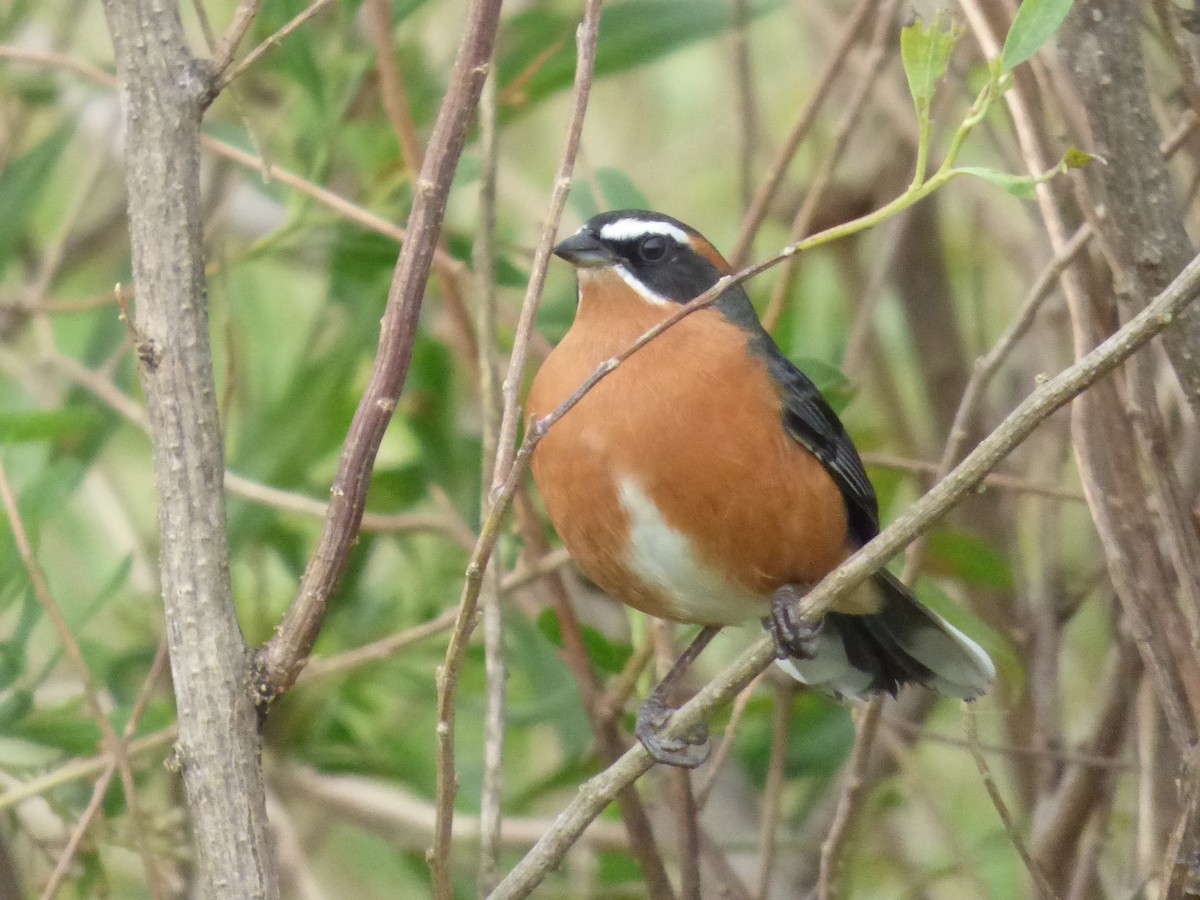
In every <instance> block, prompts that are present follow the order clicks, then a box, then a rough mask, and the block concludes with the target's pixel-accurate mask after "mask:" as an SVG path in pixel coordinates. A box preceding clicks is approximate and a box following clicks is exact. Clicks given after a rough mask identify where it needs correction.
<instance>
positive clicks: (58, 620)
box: [0, 462, 162, 896]
mask: <svg viewBox="0 0 1200 900" xmlns="http://www.w3.org/2000/svg"><path fill="white" fill-rule="evenodd" d="M0 502H2V503H3V505H4V512H5V515H6V516H7V517H8V525H9V527H10V528H11V529H12V535H13V541H14V543H15V544H16V545H17V552H18V553H19V554H20V556H21V562H22V563H23V564H24V566H25V573H26V574H27V575H28V576H29V583H30V584H31V585H32V586H33V594H34V596H35V597H36V598H37V600H38V603H39V604H40V605H41V607H42V610H43V611H44V612H45V613H46V618H48V619H49V620H50V622H51V624H52V625H53V626H54V632H55V634H56V635H57V636H58V640H59V642H60V643H61V644H62V648H63V651H64V652H65V653H66V655H67V659H69V660H70V661H71V665H72V667H73V668H74V669H75V674H76V675H77V676H78V678H79V683H80V686H81V687H82V689H83V697H84V701H85V703H86V704H87V709H88V713H89V714H90V716H91V719H92V721H93V722H95V724H96V728H97V729H99V731H100V735H101V738H102V742H103V746H104V747H105V748H106V749H107V750H108V752H109V753H111V754H112V757H113V759H114V760H115V763H116V766H115V767H116V768H119V769H120V772H121V778H122V780H123V782H124V785H125V790H126V794H127V796H126V798H125V799H126V802H127V803H128V804H129V808H130V815H131V816H132V817H133V818H134V821H135V822H136V821H140V819H141V812H140V810H139V809H138V803H137V795H136V792H135V791H134V790H133V786H134V784H133V770H132V768H130V765H129V755H128V753H127V751H126V748H125V744H126V742H125V741H124V740H123V739H122V738H121V737H120V736H119V735H118V734H117V731H116V729H115V728H113V725H112V722H110V721H109V718H108V715H107V714H106V713H105V712H104V705H103V704H102V703H101V702H100V692H99V690H98V689H97V687H96V682H95V680H94V679H93V678H92V670H91V668H90V667H89V666H88V664H87V660H86V659H85V658H84V655H83V649H82V648H81V647H80V646H79V642H78V641H77V640H76V639H75V635H74V634H73V633H72V632H71V626H70V624H69V623H68V622H67V619H66V616H64V615H63V612H62V609H61V608H60V607H59V605H58V601H56V600H55V599H54V595H53V594H52V593H51V592H50V585H49V584H47V583H46V578H45V576H44V575H43V573H42V568H41V566H40V565H38V561H37V557H36V556H35V555H34V552H33V545H32V544H31V543H30V541H29V534H28V532H27V531H26V530H25V523H24V522H23V521H22V520H21V511H20V509H19V508H18V506H17V498H16V496H15V495H14V493H13V490H12V485H10V484H9V481H8V473H7V472H6V471H5V467H4V463H3V462H0ZM110 777H111V776H110ZM106 786H107V785H106ZM95 793H96V794H99V797H93V801H94V805H98V804H99V801H100V799H103V789H100V788H97V790H96V792H95ZM92 812H93V813H94V812H95V810H94V809H93V810H92ZM90 818H91V815H90V814H88V815H87V816H86V817H85V818H84V819H83V820H82V825H81V827H80V828H78V829H77V833H76V834H75V835H73V837H72V841H71V843H69V844H68V846H67V849H66V850H64V852H63V855H62V856H61V857H60V858H59V862H58V866H57V867H56V868H55V874H54V875H53V876H52V880H54V881H61V880H62V878H63V876H64V875H65V874H66V870H67V867H68V866H69V865H70V862H71V859H72V858H73V856H74V852H75V848H76V847H78V845H79V840H80V839H81V838H82V837H83V831H84V829H85V828H86V825H87V822H88V820H89V819H90ZM139 833H140V829H139ZM138 849H139V851H140V852H141V856H142V864H143V866H144V867H145V869H146V878H147V880H148V881H149V883H150V887H151V889H152V890H153V891H154V892H155V895H156V896H162V894H161V888H162V885H161V883H160V880H159V876H158V869H157V867H156V866H155V864H154V858H153V855H152V854H151V853H150V851H149V848H148V847H147V846H146V844H145V841H144V840H139V841H138Z"/></svg>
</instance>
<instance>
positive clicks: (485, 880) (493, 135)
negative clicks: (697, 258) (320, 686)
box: [455, 74, 508, 897]
mask: <svg viewBox="0 0 1200 900" xmlns="http://www.w3.org/2000/svg"><path fill="white" fill-rule="evenodd" d="M479 125H480V142H479V144H480V147H479V153H480V157H481V163H480V178H479V220H480V221H479V236H478V238H477V239H476V242H475V251H474V253H473V259H474V263H475V276H476V293H477V294H478V297H479V300H478V311H477V313H476V329H477V334H478V344H477V345H478V347H479V361H478V369H479V397H480V412H481V414H482V415H481V418H482V419H483V461H482V466H481V468H480V494H481V497H480V501H479V508H480V509H481V510H484V511H485V512H486V511H487V509H488V506H489V502H490V501H489V496H488V495H489V491H488V487H487V479H488V476H489V474H490V473H491V472H492V471H493V469H494V467H495V465H496V443H497V441H498V440H499V439H500V391H499V378H500V374H499V362H498V360H497V356H498V354H499V350H498V347H497V344H498V343H499V338H500V336H499V335H498V334H497V332H496V304H497V296H496V295H497V289H496V174H497V167H498V164H499V149H498V145H499V140H498V134H497V132H498V127H497V112H496V76H495V74H493V75H491V76H490V77H489V78H488V80H487V83H486V84H484V86H483V96H482V97H481V98H480V102H479ZM489 577H490V579H491V584H489V585H488V586H487V587H486V588H485V589H484V592H483V631H484V637H483V640H484V654H485V661H484V665H485V669H486V672H487V713H486V716H485V720H484V723H485V724H484V729H485V730H484V753H483V759H484V770H483V786H482V791H481V793H482V798H481V800H480V803H479V828H480V837H481V840H480V843H479V877H478V880H477V885H476V889H477V891H478V892H479V896H480V897H485V896H487V894H489V893H490V892H491V890H492V888H494V887H495V886H496V882H498V881H499V880H500V840H501V826H502V822H503V819H502V814H503V809H502V803H501V796H502V792H503V786H504V766H503V763H504V731H505V703H506V698H507V681H508V671H507V668H506V666H505V661H504V618H503V615H502V613H503V610H502V608H501V605H500V575H499V566H498V564H497V562H496V561H495V560H492V563H491V570H490V576H489ZM455 612H457V611H455Z"/></svg>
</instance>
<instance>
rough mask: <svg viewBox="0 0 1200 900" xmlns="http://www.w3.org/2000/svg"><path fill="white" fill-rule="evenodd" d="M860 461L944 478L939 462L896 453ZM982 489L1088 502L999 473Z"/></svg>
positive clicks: (871, 454)
mask: <svg viewBox="0 0 1200 900" xmlns="http://www.w3.org/2000/svg"><path fill="white" fill-rule="evenodd" d="M862 460H863V462H864V463H865V464H866V465H867V467H868V468H879V469H895V470H896V471H898V472H911V473H913V474H914V475H932V476H933V478H934V480H937V478H938V477H940V476H944V475H945V474H946V470H944V468H943V466H942V464H941V463H940V462H930V461H927V460H923V459H909V458H908V457H906V456H899V455H897V454H895V453H886V452H884V451H880V450H868V451H865V452H864V453H863V454H862ZM952 464H953V463H952ZM984 487H988V488H997V489H998V490H1005V491H1014V492H1015V493H1018V494H1033V495H1034V496H1038V497H1047V498H1049V499H1051V500H1068V501H1071V502H1072V503H1086V502H1087V498H1086V497H1084V496H1083V492H1082V491H1080V490H1078V489H1075V488H1069V487H1063V486H1062V485H1059V484H1051V483H1050V482H1048V481H1030V480H1029V479H1028V478H1021V477H1020V476H1019V475H1005V474H1004V473H1002V472H993V473H991V474H990V475H988V476H987V477H986V478H985V479H983V481H981V482H980V488H981V489H982V488H984Z"/></svg>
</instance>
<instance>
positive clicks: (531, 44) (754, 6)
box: [496, 0, 782, 115]
mask: <svg viewBox="0 0 1200 900" xmlns="http://www.w3.org/2000/svg"><path fill="white" fill-rule="evenodd" d="M781 2H782V0H758V2H754V3H751V6H750V16H751V17H752V18H757V17H758V16H761V15H762V14H764V13H766V12H770V11H771V10H773V9H775V8H776V7H778V6H780V5H781ZM578 24H579V19H578V17H577V16H574V15H562V14H559V13H556V12H551V11H547V10H544V9H530V10H525V11H523V12H519V13H517V14H515V15H512V16H509V17H508V18H507V19H506V20H505V21H504V23H503V24H502V26H501V28H502V32H501V35H500V37H499V41H498V43H499V46H500V52H499V53H498V54H497V65H496V74H497V79H498V84H499V85H500V91H499V96H500V104H501V109H502V111H504V112H506V113H508V114H510V115H511V114H512V113H513V112H521V111H524V110H526V109H529V108H530V107H532V106H533V105H534V104H536V103H538V102H540V101H541V100H544V99H545V98H546V97H549V96H551V95H553V94H556V93H558V92H559V91H564V90H567V89H568V88H570V86H571V85H572V83H573V82H574V80H575V29H576V27H577V26H578ZM733 24H734V20H733V13H732V9H731V6H730V4H729V3H728V2H726V0H626V2H624V3H614V4H611V5H606V6H605V7H604V11H603V12H602V13H601V15H600V42H599V45H598V46H597V48H596V78H597V79H600V78H603V77H604V76H606V75H612V74H614V73H616V72H622V71H626V70H628V69H633V68H637V67H638V66H643V65H646V64H648V63H651V62H654V61H655V60H657V59H660V58H662V57H664V56H666V55H667V54H669V53H671V52H673V51H675V50H678V49H680V48H682V47H686V46H687V45H689V44H693V43H696V42H697V41H702V40H705V39H707V38H711V37H715V36H717V35H719V34H722V33H723V32H725V31H727V30H728V29H730V28H731V27H732V26H733Z"/></svg>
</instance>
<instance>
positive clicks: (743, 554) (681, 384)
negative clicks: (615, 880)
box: [528, 210, 995, 765]
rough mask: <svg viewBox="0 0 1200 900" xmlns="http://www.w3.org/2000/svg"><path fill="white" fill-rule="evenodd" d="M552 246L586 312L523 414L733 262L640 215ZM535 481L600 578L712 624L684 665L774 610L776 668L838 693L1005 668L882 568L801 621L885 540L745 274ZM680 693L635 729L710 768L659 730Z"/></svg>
mask: <svg viewBox="0 0 1200 900" xmlns="http://www.w3.org/2000/svg"><path fill="white" fill-rule="evenodd" d="M554 252H555V254H557V255H558V256H560V257H562V258H563V259H565V260H566V261H567V262H569V263H571V265H573V266H574V267H575V268H576V270H577V275H578V280H579V308H578V310H577V312H576V315H575V321H574V324H573V325H572V326H571V329H570V330H569V331H568V332H567V335H566V336H565V337H564V338H563V340H562V342H561V343H559V345H558V346H557V347H556V348H555V349H554V351H553V352H552V353H551V354H550V356H549V357H548V358H547V360H546V362H545V363H544V364H543V366H542V367H541V370H540V371H539V372H538V374H537V377H536V378H535V379H534V382H533V387H532V389H531V390H530V394H529V402H528V406H529V412H530V413H531V414H532V415H533V416H536V417H539V418H541V417H544V416H546V415H548V414H549V413H551V412H553V411H554V409H555V408H556V407H558V406H559V405H560V404H561V403H562V402H563V401H564V400H566V399H567V398H568V397H569V396H571V395H572V394H573V393H574V392H575V391H576V390H577V389H578V388H579V387H580V385H581V384H582V383H583V382H584V381H585V380H586V379H587V378H588V376H590V375H591V374H592V373H593V372H594V371H595V370H596V368H597V367H598V366H599V365H600V364H601V363H603V362H604V361H606V360H608V359H611V358H612V357H614V356H616V355H617V354H618V353H620V352H621V351H623V350H625V349H626V348H627V347H628V346H629V345H630V344H632V343H633V342H634V341H635V340H636V339H637V338H638V337H639V336H641V335H642V334H643V333H644V332H645V331H646V330H647V329H649V328H650V327H652V326H654V325H656V324H657V323H659V322H661V321H662V320H664V319H665V318H667V317H668V316H670V315H671V314H672V313H674V312H675V311H676V310H678V309H679V307H680V305H681V304H685V303H687V302H688V301H690V300H692V299H694V298H695V297H697V296H699V295H700V294H702V293H703V292H704V291H705V290H707V289H708V288H710V287H712V286H713V285H714V284H715V283H716V282H717V280H718V279H719V278H720V277H721V276H722V275H725V274H728V273H729V272H730V268H729V264H728V263H726V262H725V260H724V259H723V258H722V257H721V255H720V254H719V253H718V252H717V251H716V249H714V247H713V246H712V244H710V243H709V242H708V241H707V240H705V239H704V238H703V237H702V236H701V235H700V234H699V233H698V232H696V231H695V230H693V229H692V228H689V227H688V226H687V225H684V224H683V223H682V222H679V221H677V220H676V219H673V218H671V217H669V216H665V215H661V214H659V213H654V212H647V211H643V210H621V211H617V212H609V213H604V214H602V215H598V216H595V217H594V218H592V219H591V220H590V221H589V222H587V224H585V225H584V226H583V227H582V228H581V229H580V230H579V231H578V232H576V233H575V234H574V235H572V236H571V237H569V238H567V239H566V240H565V241H563V242H562V243H560V244H559V245H558V246H557V247H555V249H554ZM533 474H534V478H535V480H536V482H537V485H538V488H539V490H540V491H541V495H542V498H543V500H544V501H545V504H546V509H547V511H548V513H549V515H550V519H551V521H552V522H553V523H554V526H555V528H556V529H557V530H558V533H559V535H560V536H561V537H562V540H563V543H564V544H565V545H566V547H567V549H568V550H569V551H570V552H571V555H572V556H573V557H574V558H575V560H576V562H578V564H579V565H580V567H581V568H582V569H583V571H584V572H585V573H586V574H587V575H588V576H589V577H590V578H591V579H592V580H593V581H595V583H596V584H597V585H599V586H600V587H601V588H602V589H604V590H605V591H607V592H608V593H609V594H611V595H612V596H613V597H615V598H616V599H617V600H620V601H621V602H623V603H626V604H628V605H630V606H632V607H635V608H636V609H640V610H642V611H643V612H646V613H649V614H651V615H654V616H658V617H660V618H664V619H669V620H672V621H675V622H686V623H693V624H700V625H705V626H710V627H708V628H706V629H705V630H704V631H702V632H701V636H700V637H699V638H698V639H697V643H696V644H695V645H693V648H689V651H688V653H685V657H686V659H687V661H690V659H692V658H694V656H695V655H696V654H697V653H698V652H699V649H700V648H702V647H703V645H704V644H705V643H707V641H708V639H710V638H711V636H712V635H713V634H715V632H716V630H717V628H719V627H720V626H724V625H736V624H741V623H743V622H746V621H748V620H750V619H755V618H761V619H763V621H764V624H765V625H767V626H768V627H769V629H770V630H771V633H772V634H773V635H774V636H775V639H776V644H777V645H778V647H779V650H780V654H781V657H786V658H784V659H781V663H782V664H783V665H785V666H786V667H787V668H788V669H789V670H790V671H791V672H792V673H793V674H794V675H795V676H796V677H797V678H799V679H800V680H801V681H803V682H805V683H807V684H810V685H813V686H816V687H818V688H821V689H824V690H826V691H829V692H831V693H834V694H837V695H842V696H846V697H853V698H861V697H864V696H866V695H869V694H872V693H876V692H880V691H888V692H891V693H895V691H896V690H897V688H899V686H900V685H902V684H906V683H909V682H916V683H919V684H923V685H926V686H927V687H930V688H933V689H934V690H936V691H938V692H939V693H942V694H945V695H947V696H950V697H958V698H963V699H971V698H974V697H977V696H979V695H980V694H982V693H984V692H985V691H986V690H987V688H988V686H989V684H990V683H991V681H992V679H993V677H994V675H995V670H994V667H993V665H992V661H991V659H990V658H989V657H988V655H987V654H986V653H985V652H984V651H983V650H982V649H981V648H980V647H979V646H978V645H977V644H976V643H975V642H974V641H972V640H970V639H969V638H968V637H967V636H966V635H964V634H963V633H962V632H960V631H959V630H958V629H956V628H954V627H953V626H951V625H950V624H948V623H947V622H946V621H945V620H944V619H942V618H941V617H940V616H938V615H937V614H936V613H934V612H932V611H931V610H929V609H927V608H926V607H924V606H923V605H921V603H920V602H918V600H917V599H916V597H914V596H913V594H912V592H911V591H910V590H909V589H908V588H907V587H905V586H904V585H903V584H901V583H900V582H899V581H898V580H897V579H896V578H895V577H893V576H892V575H891V574H889V573H888V572H886V571H880V572H879V573H878V574H876V575H875V576H874V577H873V578H872V579H870V580H868V581H867V582H865V583H864V584H863V585H862V586H860V587H859V588H857V589H856V590H854V591H853V592H851V593H850V594H849V595H847V596H844V597H842V598H841V600H840V601H839V602H838V603H836V604H835V605H834V606H833V608H832V609H831V610H830V611H829V612H828V613H827V614H826V615H825V617H824V620H823V622H822V623H821V625H820V627H819V629H816V630H814V629H808V630H807V631H805V630H804V629H803V628H799V627H798V626H799V625H800V623H798V621H797V612H796V604H797V601H798V600H799V598H800V597H801V596H803V594H804V593H805V592H806V591H807V590H808V589H809V588H810V587H812V586H813V585H815V584H816V583H817V582H818V581H820V580H821V579H822V578H823V577H824V576H825V575H827V574H828V573H829V572H831V571H832V570H833V569H834V568H836V567H837V566H838V564H839V563H841V562H842V561H843V560H845V559H846V558H847V557H849V556H850V555H851V554H852V553H854V551H855V550H857V549H858V548H859V547H861V546H862V545H863V544H865V543H866V542H867V541H869V540H870V539H871V538H873V537H874V536H875V535H876V534H877V533H878V531H879V506H878V501H877V500H876V497H875V491H874V489H873V488H872V486H871V483H870V481H869V480H868V478H867V474H866V472H865V471H864V469H863V464H862V461H861V460H860V459H859V456H858V452H857V451H856V450H855V448H854V444H853V443H852V442H851V440H850V437H849V435H848V434H847V433H846V430H845V428H843V426H842V423H841V422H840V421H839V420H838V417H837V415H836V414H835V413H834V411H833V410H832V409H831V408H830V407H829V405H828V404H827V403H826V402H825V400H824V398H822V396H821V394H820V392H819V391H818V390H817V388H816V387H815V386H814V385H813V383H812V382H811V381H810V380H809V379H808V378H807V377H805V375H804V374H803V373H802V372H800V371H799V370H798V369H797V368H796V367H795V366H794V365H793V364H792V363H791V362H790V361H789V360H788V359H787V357H785V356H784V355H783V353H782V352H781V351H780V349H779V348H778V346H776V344H775V342H774V340H772V338H771V337H770V335H768V334H767V332H766V331H765V330H764V329H763V327H762V325H761V324H760V323H759V320H758V317H757V315H756V314H755V311H754V308H753V307H752V306H751V304H750V300H749V298H748V297H747V296H746V293H745V291H744V290H742V288H741V287H739V286H734V287H730V288H728V289H727V290H725V292H724V293H723V294H722V295H721V297H720V298H719V299H718V300H717V302H716V303H714V304H713V305H711V306H709V307H706V308H703V309H700V310H698V311H696V312H694V313H692V314H691V315H689V316H687V317H685V318H684V319H682V320H681V321H679V322H678V323H676V324H674V325H673V326H671V327H670V328H668V329H667V330H666V331H665V332H664V333H663V334H661V335H659V336H658V337H656V338H655V339H653V340H652V341H650V342H649V343H648V344H646V346H644V347H642V348H641V349H640V350H638V351H637V352H635V353H634V354H633V355H632V356H630V357H629V358H628V359H627V360H626V361H625V362H624V363H622V364H621V365H619V366H618V367H617V368H616V369H615V370H613V371H612V373H611V374H609V375H608V377H606V378H604V379H603V380H601V381H600V382H599V383H598V384H596V385H595V386H594V387H593V388H592V389H591V390H590V391H589V392H588V393H587V394H585V395H584V396H583V398H582V400H580V402H579V403H578V405H577V406H575V407H574V408H572V409H571V410H570V411H569V412H567V413H566V415H565V416H563V417H562V418H561V419H560V420H559V421H557V422H555V423H554V424H553V425H552V426H551V427H550V428H549V430H548V431H547V433H546V434H545V436H544V438H543V439H542V441H541V443H540V444H539V445H538V446H537V448H536V450H535V451H534V455H533ZM677 668H678V667H677ZM673 671H674V670H673ZM669 680H671V677H670V676H668V679H666V680H665V681H669ZM667 700H668V697H667V696H666V689H665V685H660V686H659V688H657V689H656V690H655V691H654V692H652V694H651V696H650V697H649V698H648V699H647V702H646V703H645V704H644V705H643V707H642V710H641V712H640V713H639V717H638V737H639V738H641V740H642V742H643V743H644V744H645V745H646V747H647V749H649V750H650V752H651V753H652V754H653V755H654V756H655V758H656V759H658V760H659V761H661V762H669V763H672V764H676V765H697V764H699V762H701V761H702V760H703V758H704V755H702V754H700V753H698V752H696V750H695V748H694V747H693V746H691V745H692V744H695V743H701V744H703V743H704V738H703V736H700V737H698V738H693V739H689V740H687V741H678V740H676V741H666V740H664V739H662V738H660V737H659V736H658V734H657V732H658V731H659V730H660V729H661V727H662V726H663V725H665V723H666V720H667V719H668V718H669V715H670V712H671V709H670V707H669V706H668V705H667Z"/></svg>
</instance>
